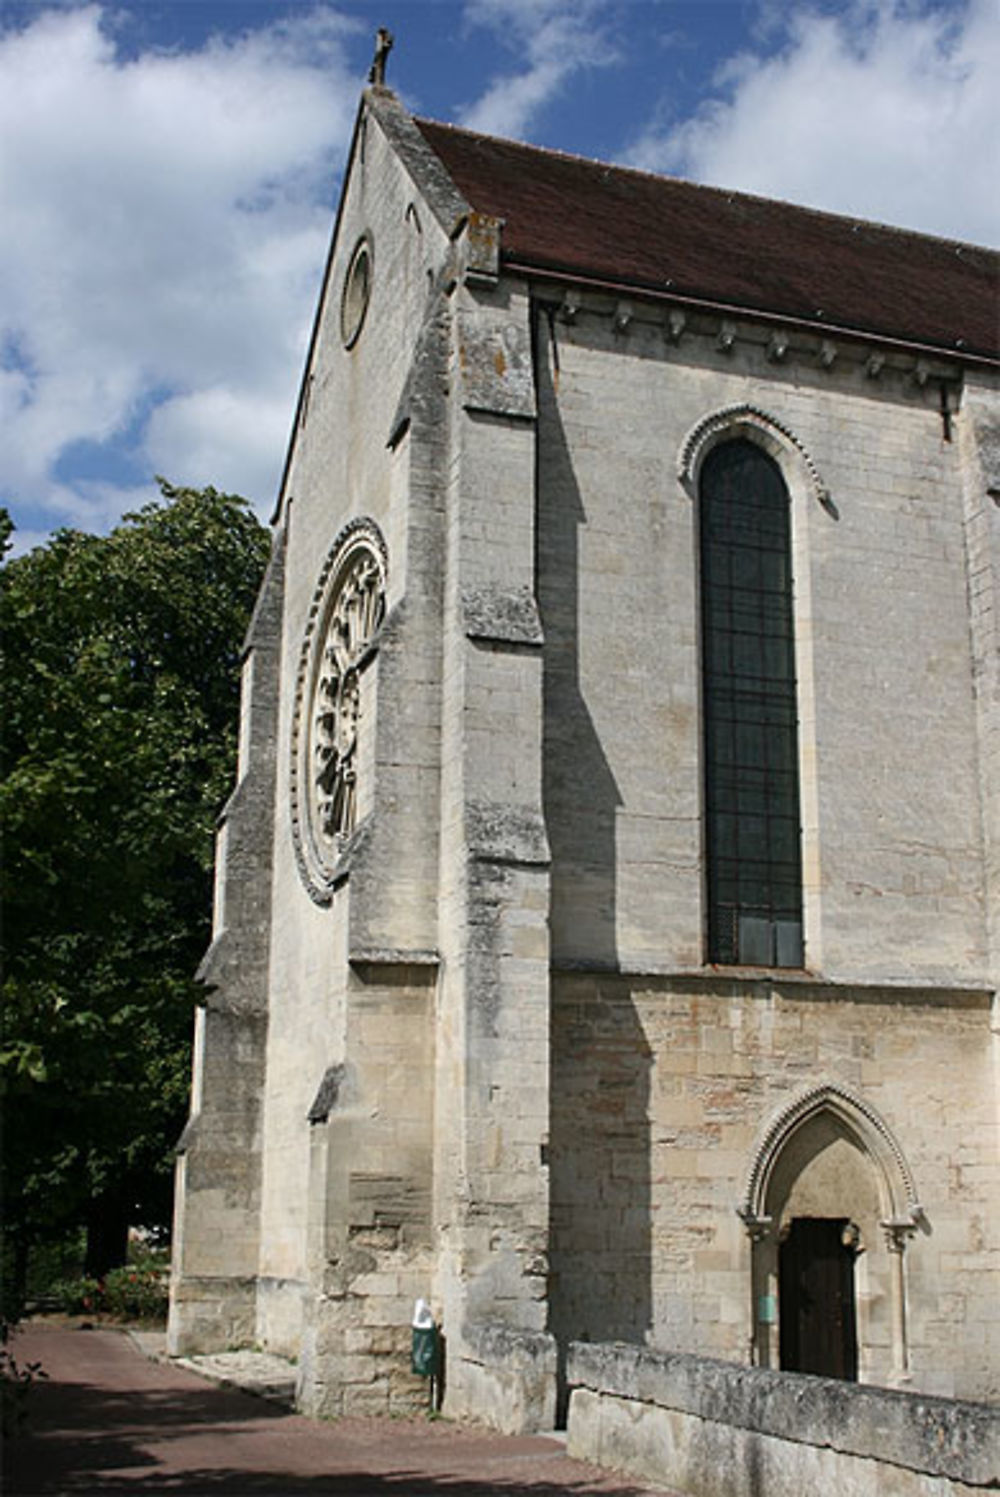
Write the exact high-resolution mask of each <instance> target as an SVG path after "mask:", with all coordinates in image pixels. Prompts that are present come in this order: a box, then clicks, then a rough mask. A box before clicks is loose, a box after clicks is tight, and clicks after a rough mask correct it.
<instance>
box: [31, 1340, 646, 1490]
mask: <svg viewBox="0 0 1000 1497" xmlns="http://www.w3.org/2000/svg"><path fill="white" fill-rule="evenodd" d="M11 1350H12V1352H13V1354H14V1356H15V1358H16V1359H17V1361H18V1362H19V1363H20V1364H22V1365H23V1364H24V1363H27V1362H32V1361H39V1362H41V1363H42V1365H43V1367H44V1369H45V1370H46V1372H47V1373H48V1378H47V1379H46V1380H45V1381H39V1382H37V1383H36V1384H35V1386H34V1387H33V1388H32V1389H31V1393H30V1396H29V1398H28V1401H27V1404H26V1407H27V1409H28V1411H29V1418H28V1423H27V1427H26V1429H25V1431H24V1432H23V1433H21V1434H18V1435H16V1436H14V1437H13V1438H11V1439H10V1440H8V1441H7V1442H6V1444H5V1448H4V1460H3V1478H4V1479H3V1488H2V1490H3V1493H4V1497H28V1494H42V1493H45V1494H49V1497H55V1494H58V1497H77V1494H86V1493H114V1492H121V1493H131V1494H135V1497H140V1494H142V1497H154V1494H157V1497H159V1494H162V1497H167V1494H172V1497H216V1494H219V1497H221V1494H226V1497H237V1494H238V1497H284V1494H286V1493H287V1494H289V1497H293V1494H301V1493H312V1494H313V1497H321V1494H322V1497H326V1494H330V1497H374V1494H379V1497H404V1494H405V1497H516V1494H524V1497H562V1494H565V1493H571V1494H574V1497H662V1494H664V1493H665V1492H666V1489H665V1488H659V1489H655V1490H654V1489H653V1488H651V1487H643V1486H640V1485H636V1484H635V1483H634V1482H632V1481H631V1480H630V1479H629V1478H627V1477H623V1476H615V1475H612V1474H609V1473H608V1472H606V1471H605V1472H602V1471H598V1470H596V1469H595V1468H594V1467H592V1466H586V1465H583V1464H581V1463H580V1462H579V1461H574V1460H570V1459H569V1457H568V1456H567V1455H566V1453H565V1450H564V1448H563V1446H562V1444H561V1443H560V1440H559V1438H558V1437H550V1436H547V1435H530V1436H518V1437H514V1436H502V1435H495V1434H492V1433H491V1432H489V1431H487V1430H484V1429H480V1428H473V1427H469V1426H459V1425H455V1424H451V1423H450V1422H449V1421H447V1420H436V1421H431V1420H425V1419H385V1420H377V1419H340V1420H335V1421H331V1422H321V1421H318V1420H313V1419H306V1418H304V1417H303V1416H301V1415H298V1414H291V1413H288V1412H286V1411H285V1410H283V1409H281V1408H279V1407H278V1406H277V1405H275V1404H273V1403H269V1402H267V1401H265V1400H264V1399H261V1398H257V1397H254V1396H252V1395H251V1394H249V1393H245V1392H241V1391H237V1390H235V1389H232V1388H225V1387H220V1386H217V1385H215V1384H213V1383H209V1382H206V1381H205V1380H204V1379H203V1378H201V1377H199V1376H198V1375H197V1374H195V1373H193V1372H189V1371H186V1370H184V1369H183V1368H179V1367H176V1366H174V1365H171V1364H169V1363H163V1362H157V1361H150V1360H149V1359H148V1358H147V1357H144V1356H143V1354H142V1352H141V1351H140V1350H139V1348H138V1346H137V1345H136V1343H135V1342H134V1341H133V1340H132V1339H131V1338H130V1337H129V1336H127V1335H124V1334H122V1333H121V1332H119V1331H113V1330H80V1329H75V1328H67V1327H54V1326H47V1325H45V1324H39V1323H35V1324H32V1325H29V1326H26V1327H24V1328H23V1329H22V1330H21V1331H20V1332H19V1333H18V1334H17V1336H16V1337H15V1338H14V1340H13V1341H12V1343H11ZM666 1497H671V1494H669V1493H666Z"/></svg>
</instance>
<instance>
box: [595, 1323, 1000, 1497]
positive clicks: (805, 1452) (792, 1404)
mask: <svg viewBox="0 0 1000 1497" xmlns="http://www.w3.org/2000/svg"><path fill="white" fill-rule="evenodd" d="M567 1375H568V1381H569V1385H570V1404H569V1430H568V1449H569V1452H570V1454H571V1455H574V1456H576V1457H578V1458H579V1459H581V1460H589V1461H593V1462H595V1463H596V1464H598V1465H602V1466H609V1467H612V1468H613V1469H615V1470H619V1471H627V1472H629V1473H630V1474H631V1475H634V1476H640V1477H643V1478H645V1479H647V1480H654V1481H658V1482H663V1483H665V1484H667V1485H670V1486H673V1487H676V1488H678V1490H679V1491H681V1492H685V1493H689V1494H691V1497H802V1494H803V1493H806V1492H808V1493H812V1492H816V1493H819V1492H836V1493H837V1494H838V1497H959V1494H965V1497H971V1494H978V1497H982V1494H983V1493H984V1492H986V1491H987V1490H995V1489H997V1488H998V1487H1000V1410H998V1409H993V1408H990V1407H987V1406H986V1405H984V1404H972V1403H960V1402H956V1401H953V1400H951V1399H947V1398H931V1397H924V1396H922V1395H919V1394H913V1393H900V1392H896V1391H893V1390H891V1389H886V1388H872V1387H867V1386H860V1385H859V1384H857V1383H844V1382H837V1381H834V1380H832V1379H830V1378H818V1377H806V1376H803V1375H801V1374H799V1373H794V1372H772V1371H767V1370H764V1369H762V1368H757V1367H740V1366H736V1365H734V1364H732V1363H729V1362H720V1361H716V1360H714V1359H711V1358H708V1357H695V1356H689V1355H686V1354H683V1353H680V1352H676V1353H673V1352H657V1351H651V1350H648V1349H646V1348H644V1347H636V1346H626V1345H585V1344H583V1343H580V1342H576V1343H574V1344H573V1345H572V1346H571V1347H570V1352H569V1361H568V1368H567Z"/></svg>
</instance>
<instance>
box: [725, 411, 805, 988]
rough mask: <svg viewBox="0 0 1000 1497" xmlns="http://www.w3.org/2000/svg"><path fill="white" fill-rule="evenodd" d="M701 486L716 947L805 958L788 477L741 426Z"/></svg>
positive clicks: (734, 956) (733, 954)
mask: <svg viewBox="0 0 1000 1497" xmlns="http://www.w3.org/2000/svg"><path fill="white" fill-rule="evenodd" d="M699 497H700V505H699V513H700V528H701V609H702V674H703V682H702V700H703V714H704V766H705V830H706V857H707V877H706V890H707V899H708V920H707V941H708V952H707V955H708V960H709V961H710V962H720V963H726V964H731V965H747V966H769V967H800V966H801V965H802V961H803V946H802V861H801V852H800V828H799V775H798V731H797V713H796V703H795V640H794V635H793V622H792V620H793V615H792V568H791V512H790V505H789V496H788V490H787V489H786V487H785V483H784V480H783V478H782V476H781V473H780V471H779V469H778V467H777V464H776V463H774V462H773V461H772V459H771V458H770V457H768V456H767V454H766V453H765V452H764V451H763V450H762V449H761V448H760V447H758V446H757V445H756V444H755V443H753V442H749V441H745V440H742V439H740V440H734V441H730V442H725V443H723V444H722V445H720V446H718V447H715V448H713V450H712V451H711V452H710V453H709V454H708V456H707V457H706V459H705V461H704V464H703V465H702V470H701V479H700V496H699Z"/></svg>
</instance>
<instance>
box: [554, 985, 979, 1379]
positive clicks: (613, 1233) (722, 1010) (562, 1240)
mask: <svg viewBox="0 0 1000 1497" xmlns="http://www.w3.org/2000/svg"><path fill="white" fill-rule="evenodd" d="M552 1024H553V1027H552V1053H553V1061H552V1136H551V1160H552V1165H551V1200H552V1217H551V1220H552V1268H553V1278H552V1284H551V1291H550V1293H551V1322H550V1324H551V1328H552V1330H553V1331H554V1333H555V1334H556V1336H557V1337H558V1338H559V1340H560V1342H561V1343H562V1345H563V1347H565V1344H566V1342H567V1341H568V1340H571V1339H580V1340H594V1341H597V1340H611V1339H614V1340H623V1341H632V1342H640V1343H641V1342H645V1343H647V1344H651V1345H654V1346H659V1347H663V1348H669V1349H676V1350H684V1351H692V1352H693V1351H701V1352H705V1353H708V1354H711V1355H717V1356H722V1357H725V1358H728V1359H731V1360H732V1361H735V1362H747V1361H751V1360H757V1361H763V1362H765V1364H766V1363H768V1362H770V1365H776V1364H777V1327H776V1326H775V1327H773V1337H774V1339H773V1340H772V1341H771V1342H770V1343H769V1344H768V1343H766V1341H765V1342H764V1344H762V1338H761V1336H760V1335H759V1329H760V1328H759V1327H757V1326H756V1325H755V1308H754V1307H755V1300H756V1297H757V1295H758V1294H759V1293H760V1292H761V1289H762V1286H761V1285H760V1284H759V1283H758V1282H756V1281H755V1278H754V1273H753V1252H754V1249H753V1246H752V1243H751V1238H750V1236H749V1235H748V1232H747V1230H746V1228H745V1226H744V1223H743V1222H742V1221H741V1220H740V1218H739V1217H738V1215H737V1207H738V1206H739V1205H740V1203H741V1201H742V1200H743V1198H744V1196H745V1194H746V1189H747V1179H748V1176H749V1175H750V1172H751V1170H752V1168H753V1161H754V1158H755V1151H756V1150H757V1148H758V1144H759V1141H760V1139H761V1137H762V1136H763V1135H764V1133H765V1132H766V1130H767V1126H768V1123H769V1121H770V1120H771V1119H772V1118H773V1117H775V1115H776V1114H778V1113H780V1111H781V1109H782V1108H783V1107H784V1106H786V1105H787V1104H788V1103H789V1102H791V1101H792V1100H794V1099H795V1098H797V1097H800V1096H802V1095H804V1094H806V1093H807V1092H809V1090H810V1089H812V1088H816V1087H819V1086H822V1085H823V1084H830V1083H833V1084H835V1085H838V1086H841V1087H844V1088H846V1089H847V1090H848V1091H849V1092H850V1093H851V1094H852V1095H853V1096H856V1097H857V1098H859V1099H861V1100H862V1101H863V1102H864V1103H866V1104H867V1105H868V1106H869V1107H871V1108H873V1109H875V1110H876V1112H877V1114H878V1115H879V1117H880V1118H881V1119H883V1120H884V1122H885V1124H886V1125H887V1127H888V1128H889V1129H890V1130H891V1131H892V1134H893V1135H894V1137H895V1138H896V1140H897V1141H898V1144H899V1147H900V1149H901V1150H902V1153H903V1155H904V1156H905V1159H906V1161H907V1162H908V1166H909V1169H910V1171H911V1173H912V1179H913V1184H914V1188H915V1191H916V1195H917V1196H918V1197H919V1202H920V1204H921V1205H922V1206H923V1208H924V1213H925V1215H924V1217H923V1219H922V1220H921V1221H920V1224H919V1226H916V1225H915V1226H914V1230H913V1231H912V1232H911V1233H908V1234H907V1241H906V1246H905V1253H904V1263H905V1279H906V1305H905V1309H906V1316H907V1341H908V1361H909V1369H908V1373H907V1374H906V1376H905V1377H904V1378H900V1377H899V1373H900V1368H899V1366H898V1361H899V1358H898V1352H897V1349H896V1348H895V1347H894V1330H893V1292H894V1291H893V1280H892V1275H893V1263H892V1261H891V1256H892V1255H891V1253H890V1252H889V1249H888V1244H887V1241H886V1238H885V1234H884V1232H883V1230H882V1228H881V1222H882V1220H883V1219H885V1218H886V1217H887V1216H888V1215H889V1213H888V1211H887V1210H886V1206H885V1202H884V1200H880V1198H879V1195H878V1177H877V1171H876V1170H875V1169H874V1168H873V1166H872V1165H870V1164H865V1165H864V1166H863V1167H862V1166H861V1164H860V1162H859V1161H860V1156H859V1155H858V1154H857V1150H856V1149H854V1148H851V1149H848V1145H847V1144H845V1143H844V1140H843V1136H842V1135H841V1136H840V1137H839V1140H838V1138H836V1137H834V1136H833V1135H831V1137H830V1138H829V1139H824V1140H822V1141H821V1142H820V1146H819V1148H818V1158H817V1160H816V1161H815V1162H814V1164H813V1165H812V1166H811V1168H812V1169H813V1170H814V1171H815V1172H814V1173H813V1175H812V1177H811V1182H810V1180H809V1178H808V1176H807V1177H805V1178H804V1182H803V1184H802V1185H801V1186H800V1189H801V1191H802V1193H801V1194H800V1195H799V1197H798V1198H796V1197H795V1196H794V1195H793V1196H792V1197H790V1198H789V1197H785V1198H784V1200H785V1207H786V1213H787V1214H799V1213H801V1214H807V1215H808V1214H810V1213H811V1211H812V1210H814V1209H815V1208H816V1207H817V1205H818V1204H822V1207H823V1209H818V1210H816V1214H819V1215H833V1216H840V1215H843V1216H845V1217H848V1218H853V1219H854V1220H855V1222H856V1223H857V1224H858V1225H859V1226H860V1229H861V1246H862V1248H863V1251H862V1253H861V1254H860V1256H859V1258H858V1259H857V1266H856V1270H855V1285H856V1295H857V1320H858V1334H859V1348H860V1366H859V1375H860V1378H861V1380H862V1381H863V1382H872V1383H880V1384H888V1383H893V1382H896V1381H900V1382H901V1383H902V1385H905V1386H912V1387H913V1388H916V1389H920V1390H922V1391H925V1392H929V1393H939V1394H944V1395H947V1396H955V1397H966V1398H980V1399H988V1398H996V1397H997V1395H998V1393H1000V1383H998V1371H1000V1321H998V1318H997V1304H998V1293H997V1270H996V1264H997V1261H998V1259H997V1255H998V1253H1000V1237H998V1235H997V1233H998V1223H997V1219H996V1212H995V1210H994V1209H993V1205H994V1203H995V1201H996V1199H997V1198H998V1194H1000V1169H998V1163H997V1144H996V1117H995V1102H994V1091H993V1086H994V1078H993V1074H992V1068H991V1065H992V1063H991V1056H990V1046H989V1032H988V1026H989V1002H988V998H987V997H986V996H985V995H983V994H974V993H966V994H962V993H952V994H939V993H937V992H935V991H934V990H924V991H920V990H913V991H911V992H909V993H898V992H894V991H891V990H885V989H878V988H874V989H869V990H861V989H853V990H852V989H836V988H826V987H823V986H820V985H810V984H799V985H796V984H795V983H794V982H781V981H777V980H764V979H762V980H760V981H759V982H747V981H743V982H741V981H738V980H733V981H732V982H729V983H726V982H724V981H723V980H722V979H721V978H716V979H713V980H707V979H706V980H705V981H703V982H692V981H691V980H690V979H688V980H685V979H682V978H677V979H666V978H664V979H645V980H639V979H631V980H629V979H627V978H624V977H611V976H604V977H597V976H583V975H570V974H562V975H560V976H558V977H557V978H556V979H555V981H554V985H553V1020H552ZM838 1148H839V1149H840V1150H841V1151H847V1152H850V1153H853V1154H854V1156H855V1157H854V1161H853V1163H854V1164H855V1165H857V1168H856V1169H854V1171H853V1173H852V1174H851V1175H850V1178H849V1181H848V1188H847V1194H846V1197H845V1199H844V1200H843V1201H841V1198H840V1196H838V1195H837V1194H836V1192H837V1190H838V1189H839V1187H838V1184H837V1180H836V1175H837V1170H838V1169H839V1168H841V1167H843V1164H844V1155H843V1153H842V1154H841V1157H840V1159H839V1160H838ZM824 1161H825V1162H824ZM800 1163H801V1161H800ZM825 1172H826V1173H825ZM810 1191H812V1192H814V1194H815V1197H816V1199H812V1198H811V1197H810ZM831 1200H832V1201H833V1203H834V1204H835V1205H836V1209H833V1210H831V1209H830V1205H831ZM777 1204H778V1208H779V1210H780V1208H781V1201H780V1200H779V1201H778V1203H777ZM780 1225H781V1223H780V1221H776V1222H775V1229H776V1230H780ZM772 1287H773V1286H772ZM907 1379H908V1381H907Z"/></svg>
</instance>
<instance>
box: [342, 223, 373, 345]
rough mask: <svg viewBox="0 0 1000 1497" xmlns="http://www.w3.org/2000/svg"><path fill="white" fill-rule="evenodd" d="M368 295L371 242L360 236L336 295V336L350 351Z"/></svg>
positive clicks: (370, 279) (370, 289)
mask: <svg viewBox="0 0 1000 1497" xmlns="http://www.w3.org/2000/svg"><path fill="white" fill-rule="evenodd" d="M371 294H372V242H371V238H370V237H369V235H367V234H363V235H362V236H361V238H360V239H359V240H358V242H357V244H356V245H355V246H354V253H353V254H352V255H351V259H350V263H349V264H348V267H347V274H346V275H345V276H344V288H343V290H342V291H341V293H340V336H341V338H342V339H343V343H344V347H345V348H353V347H354V345H355V343H357V341H358V339H359V338H360V336H361V329H362V327H363V326H364V322H365V314H366V312H367V311H368V303H369V301H370V300H371Z"/></svg>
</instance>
